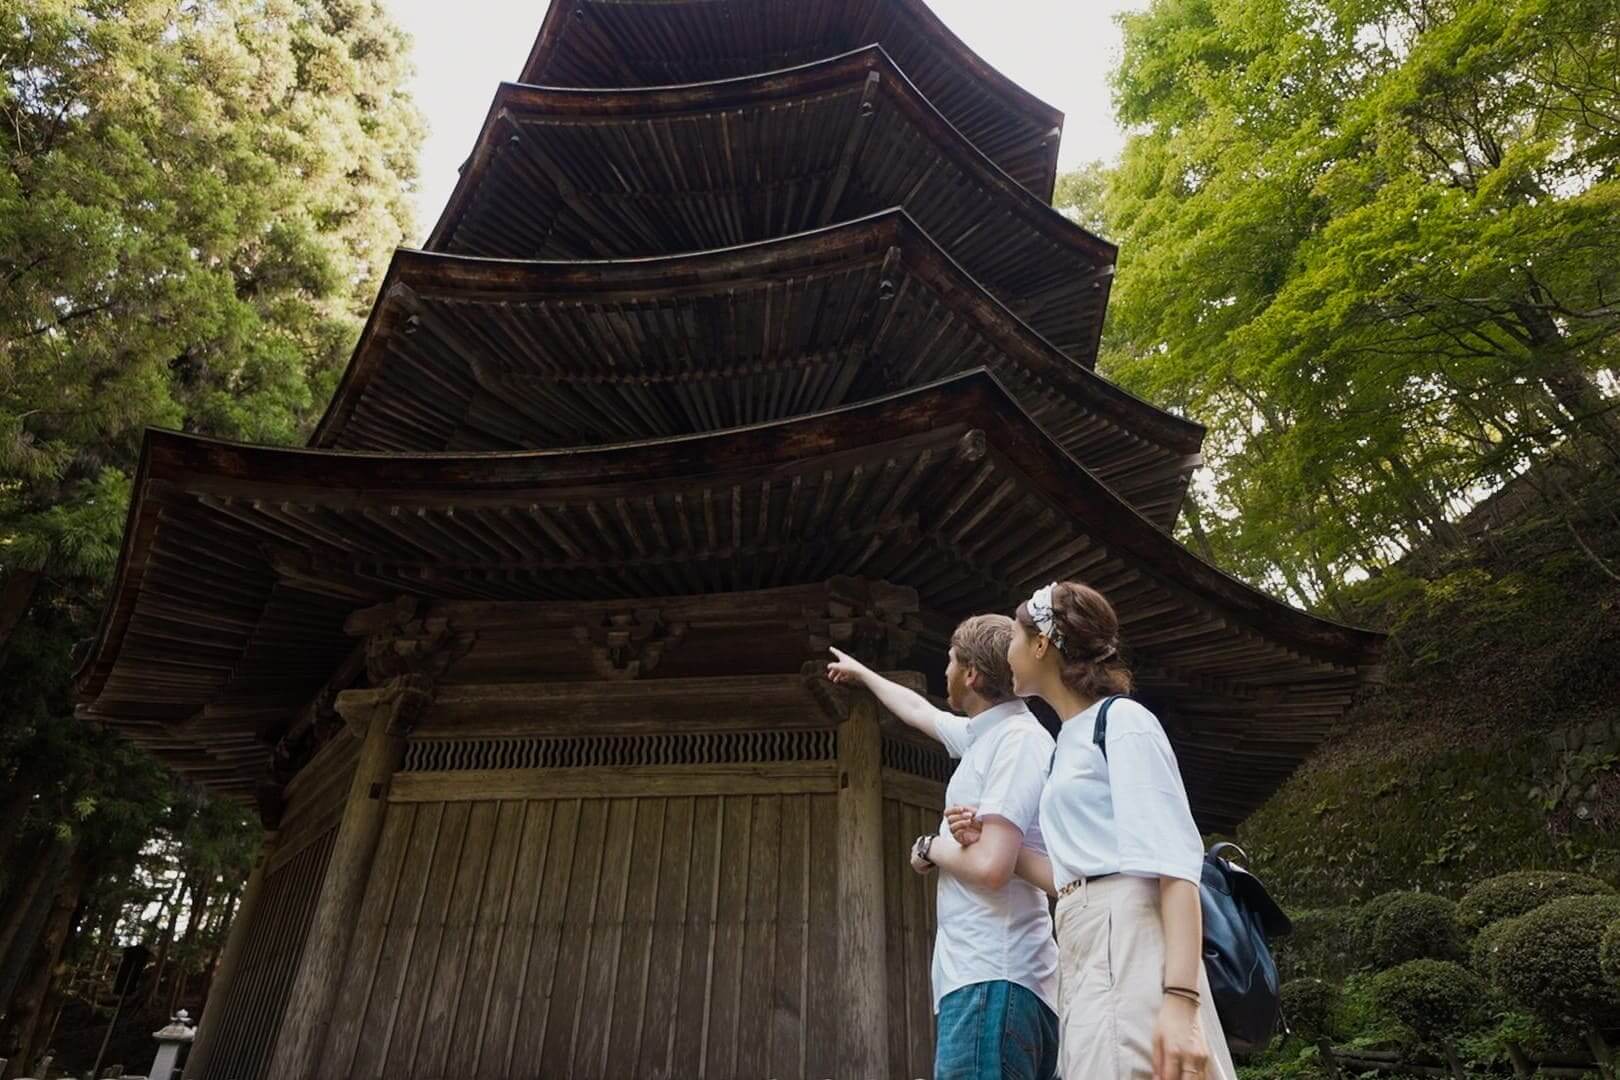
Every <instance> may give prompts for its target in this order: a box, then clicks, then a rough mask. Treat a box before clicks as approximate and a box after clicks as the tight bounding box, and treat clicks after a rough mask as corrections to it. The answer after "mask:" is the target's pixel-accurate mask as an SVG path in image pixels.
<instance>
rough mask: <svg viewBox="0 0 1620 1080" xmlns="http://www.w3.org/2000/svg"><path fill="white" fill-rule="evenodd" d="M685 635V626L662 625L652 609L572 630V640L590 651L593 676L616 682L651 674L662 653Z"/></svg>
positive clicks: (615, 614) (613, 616)
mask: <svg viewBox="0 0 1620 1080" xmlns="http://www.w3.org/2000/svg"><path fill="white" fill-rule="evenodd" d="M685 636H686V624H685V623H681V622H669V623H666V622H665V621H664V617H663V614H662V613H661V612H660V611H658V610H657V609H656V608H637V609H636V610H634V611H615V612H612V613H610V614H608V615H606V616H605V617H604V618H603V619H602V620H601V621H600V622H597V623H591V624H582V625H579V626H576V627H574V638H575V639H576V640H577V641H578V642H579V643H580V644H581V645H584V646H585V647H586V648H587V649H588V650H589V651H590V654H591V667H592V668H593V669H595V671H596V674H597V675H598V676H600V677H601V678H603V679H612V680H616V681H617V680H626V679H634V678H638V677H640V676H642V675H645V674H647V673H648V672H650V671H652V670H653V669H654V668H656V667H657V666H658V662H659V661H660V660H661V659H663V656H664V650H665V649H668V648H671V647H673V646H675V645H678V644H680V642H681V639H682V638H684V637H685Z"/></svg>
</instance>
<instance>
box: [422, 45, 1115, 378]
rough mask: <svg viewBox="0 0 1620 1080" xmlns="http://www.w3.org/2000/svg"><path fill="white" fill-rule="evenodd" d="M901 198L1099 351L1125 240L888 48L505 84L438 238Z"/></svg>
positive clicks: (1022, 298)
mask: <svg viewBox="0 0 1620 1080" xmlns="http://www.w3.org/2000/svg"><path fill="white" fill-rule="evenodd" d="M891 207H902V208H904V209H905V210H906V211H907V212H908V213H909V214H910V215H911V216H912V217H913V218H914V219H915V220H916V221H917V223H918V224H919V225H921V226H922V228H923V229H924V230H926V231H927V233H928V235H929V236H931V237H932V238H933V239H934V241H935V242H936V243H938V244H939V245H940V246H941V247H943V248H944V249H945V250H946V251H947V252H949V254H950V255H951V257H952V258H954V259H955V260H957V261H958V262H959V263H961V264H962V267H963V268H964V269H965V270H966V271H967V273H968V274H970V275H971V276H972V277H973V278H974V279H975V280H977V281H978V282H979V283H980V284H982V285H983V286H984V287H985V288H986V289H988V290H989V291H990V292H991V294H992V295H994V296H995V297H996V298H997V299H998V300H1000V301H1001V302H1002V303H1004V304H1006V305H1007V306H1008V307H1009V308H1010V309H1011V310H1012V311H1013V312H1014V313H1015V314H1016V315H1018V316H1019V317H1020V318H1022V319H1024V320H1025V321H1026V322H1028V323H1029V324H1030V325H1031V327H1033V328H1034V329H1035V331H1036V332H1037V333H1039V334H1040V335H1041V336H1043V337H1045V338H1046V339H1047V340H1049V341H1051V342H1052V343H1053V344H1054V345H1056V346H1057V347H1058V348H1059V349H1061V350H1062V351H1064V352H1065V353H1067V354H1068V355H1069V356H1071V357H1073V358H1074V359H1076V360H1078V361H1080V362H1081V363H1083V364H1086V365H1087V366H1090V365H1092V364H1093V363H1094V362H1095V359H1096V352H1097V344H1098V338H1099V335H1100V333H1101V331H1102V322H1103V314H1104V311H1105V310H1106V307H1107V301H1108V289H1109V284H1110V282H1111V279H1112V276H1113V269H1114V262H1115V256H1116V249H1115V248H1114V245H1112V244H1110V243H1108V242H1107V241H1105V240H1102V239H1100V238H1098V237H1096V236H1093V235H1092V234H1091V233H1089V232H1087V231H1086V230H1085V229H1083V228H1081V227H1080V226H1078V225H1076V224H1075V223H1074V222H1072V221H1070V220H1069V219H1068V218H1067V217H1065V216H1063V215H1062V214H1060V213H1058V212H1057V211H1056V210H1054V209H1052V208H1051V207H1050V206H1048V205H1046V203H1045V202H1044V201H1043V200H1042V199H1041V198H1038V197H1037V196H1035V195H1032V194H1031V193H1030V192H1029V191H1028V190H1026V189H1025V188H1024V187H1021V186H1020V185H1019V184H1018V183H1017V181H1015V180H1014V179H1013V178H1012V177H1010V176H1009V175H1008V174H1007V173H1005V172H1003V171H1002V170H1001V169H1000V168H998V167H997V166H996V164H995V163H994V162H992V161H991V160H990V159H989V158H987V157H986V156H985V155H984V154H983V153H982V152H980V150H979V149H977V148H976V147H975V146H974V145H973V144H972V143H971V142H969V141H968V140H967V139H966V138H965V137H964V136H963V135H962V133H961V132H960V131H958V130H957V129H956V128H955V127H953V126H951V124H950V123H949V122H948V121H947V120H946V119H945V118H944V117H943V116H942V115H941V114H940V113H939V111H938V110H937V109H935V108H934V106H933V105H932V104H931V103H930V102H929V101H928V99H927V98H925V97H924V96H923V95H922V94H921V93H920V92H919V91H918V90H917V88H916V87H915V86H914V85H913V84H912V83H911V81H910V80H909V79H908V78H907V77H906V76H905V74H904V73H903V72H902V71H901V70H900V68H899V67H897V66H896V65H895V63H894V62H893V60H891V59H890V57H889V56H888V54H887V53H885V52H884V51H883V49H882V48H881V47H877V46H872V47H869V48H865V49H861V50H858V51H856V52H852V53H848V54H845V55H843V56H837V57H833V58H831V59H828V60H824V61H821V62H818V63H813V64H807V65H804V66H802V67H797V68H792V69H789V70H785V71H776V72H770V73H767V74H763V75H754V76H749V77H745V78H738V79H730V80H726V81H722V82H712V83H704V84H700V85H690V86H678V87H659V88H651V89H631V90H581V89H559V88H555V87H536V86H524V85H515V84H506V85H503V86H502V87H501V89H500V91H499V92H498V94H497V95H496V98H495V101H494V104H493V105H492V106H491V109H490V112H489V115H488V117H487V119H486V120H485V123H484V127H483V130H482V132H481V134H480V136H479V139H478V142H477V145H476V148H475V150H474V152H473V155H472V157H471V159H470V160H469V162H468V163H467V165H466V166H465V167H464V169H463V171H462V175H461V179H460V182H459V183H458V184H457V187H456V190H455V193H454V194H453V195H452V196H451V199H450V201H449V204H448V205H447V206H446V208H445V211H444V213H443V216H442V217H441V218H440V220H439V222H438V225H437V226H436V227H435V228H434V230H433V233H432V235H431V236H430V237H429V240H428V244H427V246H428V247H429V248H430V249H432V250H436V251H446V252H453V253H460V254H469V255H486V256H499V257H508V258H540V259H600V258H624V257H640V256H649V255H673V254H682V253H688V252H695V251H702V250H708V249H712V248H721V247H730V246H734V245H737V244H744V243H750V242H754V241H759V240H768V239H773V238H777V237H782V236H787V235H791V234H794V233H799V232H805V231H808V230H811V229H815V228H820V227H822V226H826V225H830V224H834V223H837V222H840V221H847V220H850V219H852V218H856V217H862V216H865V215H867V214H872V213H876V212H879V211H883V210H887V209H889V208H891Z"/></svg>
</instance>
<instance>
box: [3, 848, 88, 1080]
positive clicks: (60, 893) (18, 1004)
mask: <svg viewBox="0 0 1620 1080" xmlns="http://www.w3.org/2000/svg"><path fill="white" fill-rule="evenodd" d="M88 876H89V875H88V873H87V869H86V867H85V865H84V863H83V862H82V861H81V860H78V859H75V860H74V866H73V868H72V870H71V871H70V872H69V873H68V875H67V877H66V879H65V880H64V881H63V882H62V887H61V888H60V889H58V890H57V892H56V897H55V899H54V901H53V903H52V904H51V909H50V913H49V915H48V916H47V917H46V920H45V928H44V932H43V933H42V934H41V935H40V947H39V949H38V950H37V951H36V952H35V955H34V969H33V971H32V972H30V974H29V977H28V978H27V979H26V980H25V981H24V982H23V985H22V988H21V990H20V992H19V993H18V995H17V997H16V1000H15V1002H14V1004H13V1008H12V1010H11V1020H12V1030H14V1031H15V1032H17V1056H16V1057H15V1058H14V1059H13V1063H12V1066H11V1068H12V1069H13V1070H14V1071H12V1072H11V1073H9V1074H8V1080H9V1077H10V1076H21V1075H23V1073H24V1072H25V1071H26V1070H28V1069H29V1068H30V1067H31V1066H32V1065H33V1063H34V1061H35V1059H36V1058H38V1057H39V1056H40V1054H42V1053H43V1052H44V1050H45V1046H46V1043H47V1042H48V1034H47V1032H46V1030H45V1027H44V1025H43V1023H42V1020H43V1018H44V1016H45V1013H46V1008H45V1007H46V1003H47V1002H48V1001H50V999H51V989H52V987H53V986H54V984H55V981H56V979H57V976H58V975H59V972H58V970H57V968H58V966H59V965H60V964H61V962H62V949H63V947H64V946H65V945H66V943H67V939H68V931H69V929H70V928H71V926H72V923H73V912H74V909H75V908H77V907H78V905H79V896H80V894H81V893H82V892H83V891H84V884H85V880H86V878H87V877H88Z"/></svg>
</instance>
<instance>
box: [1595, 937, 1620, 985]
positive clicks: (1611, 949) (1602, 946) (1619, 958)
mask: <svg viewBox="0 0 1620 1080" xmlns="http://www.w3.org/2000/svg"><path fill="white" fill-rule="evenodd" d="M1598 963H1599V964H1601V965H1602V967H1603V975H1604V977H1605V978H1606V979H1608V980H1609V985H1610V986H1613V987H1614V988H1615V989H1617V990H1620V919H1616V920H1615V921H1614V922H1612V923H1610V924H1609V928H1608V929H1607V930H1605V931H1603V940H1602V941H1600V942H1599V943H1598Z"/></svg>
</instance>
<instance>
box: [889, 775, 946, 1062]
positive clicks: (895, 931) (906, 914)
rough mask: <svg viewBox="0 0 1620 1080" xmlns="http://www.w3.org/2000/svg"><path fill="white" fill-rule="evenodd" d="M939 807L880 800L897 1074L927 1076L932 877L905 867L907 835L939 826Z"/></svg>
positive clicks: (892, 1048) (892, 1051)
mask: <svg viewBox="0 0 1620 1080" xmlns="http://www.w3.org/2000/svg"><path fill="white" fill-rule="evenodd" d="M941 812H942V808H941V807H939V806H919V805H917V804H916V803H913V802H910V801H902V800H901V799H894V798H889V799H884V800H883V839H884V851H885V853H892V856H891V857H890V858H889V859H888V861H887V862H886V863H885V864H884V871H885V881H884V886H885V887H884V909H885V917H886V920H887V924H888V932H887V934H886V936H885V943H886V946H887V949H888V969H889V986H888V997H889V1065H890V1067H891V1069H894V1070H895V1071H896V1075H899V1073H900V1070H901V1069H902V1068H903V1069H904V1075H906V1076H929V1075H931V1074H932V1072H933V1068H934V996H933V985H932V981H931V978H930V962H931V960H932V957H933V949H934V928H935V925H936V924H935V922H934V887H935V878H934V875H932V874H930V875H928V876H926V877H924V876H923V875H921V874H918V873H916V872H915V871H913V870H912V869H911V866H910V864H909V863H908V862H907V861H906V858H905V852H906V849H907V847H908V846H909V845H910V843H911V841H913V840H915V839H916V838H917V837H918V836H920V835H921V834H923V833H930V832H934V831H935V830H936V829H938V828H939V818H940V813H941Z"/></svg>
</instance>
